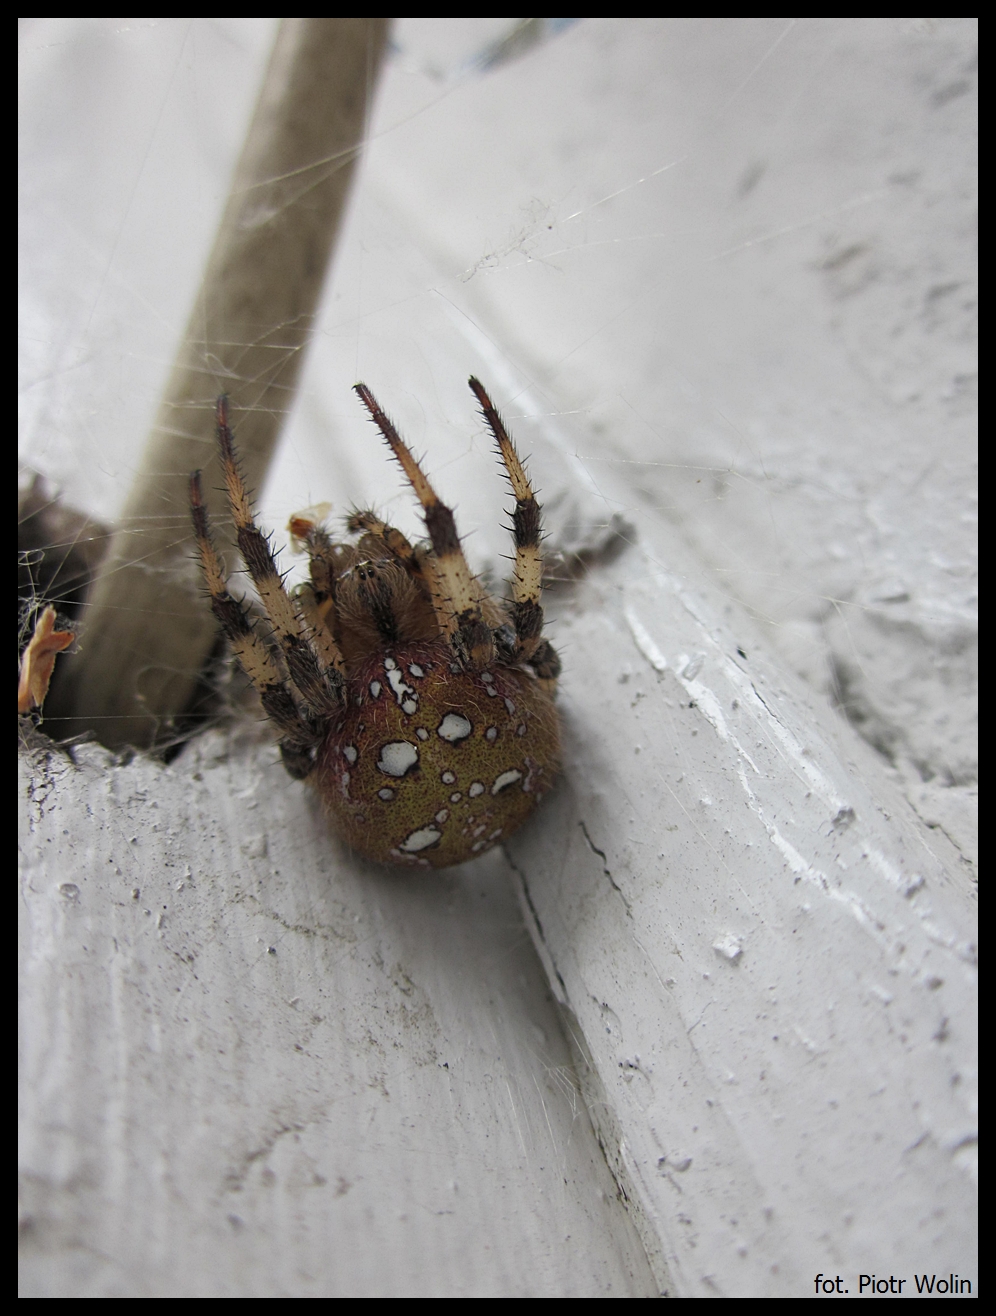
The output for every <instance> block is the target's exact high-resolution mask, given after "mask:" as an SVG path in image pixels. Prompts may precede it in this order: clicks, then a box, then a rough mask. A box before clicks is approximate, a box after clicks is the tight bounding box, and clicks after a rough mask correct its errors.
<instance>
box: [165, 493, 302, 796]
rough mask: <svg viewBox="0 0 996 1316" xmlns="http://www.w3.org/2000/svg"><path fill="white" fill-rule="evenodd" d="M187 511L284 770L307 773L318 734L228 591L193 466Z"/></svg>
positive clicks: (215, 605) (218, 610)
mask: <svg viewBox="0 0 996 1316" xmlns="http://www.w3.org/2000/svg"><path fill="white" fill-rule="evenodd" d="M190 513H191V516H192V518H193V522H194V537H195V539H196V540H197V551H198V554H199V556H200V560H201V569H202V570H203V572H204V580H205V582H206V584H207V587H208V592H209V593H210V595H211V610H212V612H213V613H214V615H215V616H216V617H217V619H218V622H219V624H220V625H221V629H222V630H223V631H224V633H225V635H226V637H227V639H228V642H229V644H230V645H231V646H232V651H233V653H234V654H235V657H236V658H237V659H238V662H239V665H240V667H241V668H242V670H243V671H244V672H245V674H246V676H247V677H248V678H249V680H250V681H251V682H252V684H253V685H254V686H255V688H256V690H257V692H258V694H259V697H260V701H261V702H262V705H263V709H264V711H265V713H266V715H267V717H269V718H270V719H271V720H272V721H273V722H274V723H276V726H277V728H278V730H279V731H280V751H281V754H282V755H283V759H284V763H285V764H286V766H287V769H288V771H289V772H290V773H291V775H292V776H294V777H306V776H307V775H308V773H309V772H310V771H311V767H312V763H311V750H312V749H313V748H314V746H315V745H316V744H317V743H318V741H319V740H320V739H321V733H320V732H319V731H318V730H317V729H316V728H315V727H314V726H313V725H312V724H311V723H310V722H309V721H307V720H306V719H305V718H304V717H302V715H301V714H300V712H299V711H298V708H297V705H296V704H295V702H294V698H293V696H292V695H291V692H290V690H289V689H288V688H287V685H286V683H285V682H284V681H283V680H282V679H281V676H280V673H279V671H278V670H277V666H276V663H274V661H273V658H272V657H271V656H270V651H269V650H268V649H267V647H266V645H265V644H264V643H263V641H262V640H261V639H260V638H259V636H258V635H257V634H256V632H255V631H254V630H253V627H252V623H251V622H250V620H249V618H248V617H247V616H246V611H245V608H244V606H243V605H242V604H241V603H240V602H239V601H238V600H237V599H234V598H233V597H232V595H231V594H230V593H229V592H228V586H227V585H226V583H225V575H224V572H223V571H222V569H221V563H220V562H219V560H218V554H217V552H216V551H215V547H214V542H213V540H212V538H211V527H210V525H209V523H208V514H207V508H206V507H205V506H204V499H203V496H202V493H201V473H200V471H194V473H193V475H191V477H190Z"/></svg>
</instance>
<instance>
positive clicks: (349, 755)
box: [342, 745, 357, 763]
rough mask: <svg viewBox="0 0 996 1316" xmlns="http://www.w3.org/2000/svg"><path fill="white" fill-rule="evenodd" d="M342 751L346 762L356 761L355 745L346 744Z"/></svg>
mask: <svg viewBox="0 0 996 1316" xmlns="http://www.w3.org/2000/svg"><path fill="white" fill-rule="evenodd" d="M342 752H343V753H344V754H345V756H346V762H347V763H355V762H356V757H357V755H356V746H355V745H347V746H346V748H345V749H344V750H343V751H342Z"/></svg>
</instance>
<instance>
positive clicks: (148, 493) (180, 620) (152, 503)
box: [53, 18, 387, 746]
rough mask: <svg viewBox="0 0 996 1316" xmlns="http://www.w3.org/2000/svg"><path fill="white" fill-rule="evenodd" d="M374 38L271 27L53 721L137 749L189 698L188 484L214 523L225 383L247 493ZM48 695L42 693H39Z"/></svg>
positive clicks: (373, 34)
mask: <svg viewBox="0 0 996 1316" xmlns="http://www.w3.org/2000/svg"><path fill="white" fill-rule="evenodd" d="M386 37H387V20H386V19H381V18H371V19H366V18H311V19H307V18H287V19H284V20H283V21H282V23H281V25H280V28H279V30H278V33H277V39H276V43H275V45H274V50H273V54H272V56H271V59H270V64H269V68H268V70H267V73H266V77H265V79H264V82H263V88H262V92H261V93H260V97H259V101H258V104H257V106H256V110H255V113H254V115H253V119H252V122H251V124H250V127H249V132H248V136H247V138H246V143H245V146H244V148H243V151H242V156H241V158H240V160H239V163H238V165H237V167H236V170H235V177H234V181H233V183H232V188H231V192H230V194H229V198H228V203H227V205H226V207H225V211H224V215H223V217H222V220H221V226H220V228H219V231H218V236H217V238H216V240H215V244H214V249H213V250H212V252H211V256H210V258H209V260H208V264H207V269H206V270H205V273H204V278H203V280H202V283H201V289H200V292H199V294H198V296H197V300H196V303H195V305H194V307H193V310H192V312H191V315H190V320H189V322H188V325H187V330H186V333H185V335H184V338H183V341H182V343H181V345H180V347H179V350H178V352H177V357H176V361H175V363H174V366H173V370H172V374H171V376H170V378H169V381H168V383H167V385H166V389H165V392H164V395H163V400H162V402H161V404H160V408H159V414H158V416H157V418H156V421H155V424H154V425H153V428H152V432H151V434H150V436H149V439H148V442H147V445H146V450H145V454H144V456H143V458H142V461H141V464H140V466H139V470H138V474H137V476H136V480H135V484H134V487H133V488H132V491H131V493H130V495H129V497H128V500H127V502H126V504H125V508H124V512H123V514H122V518H121V522H120V525H119V526H118V529H117V531H116V532H115V535H114V537H113V539H112V542H111V546H110V549H109V552H108V555H107V557H106V559H105V561H104V563H103V565H102V567H101V570H100V573H99V575H98V577H97V579H96V581H95V583H94V586H93V589H92V591H91V594H90V600H89V607H88V609H87V615H86V628H85V640H83V642H82V643H81V645H80V653H79V654H78V655H75V656H74V657H73V658H72V659H71V660H70V661H71V662H72V670H71V671H67V673H66V678H67V679H66V684H65V686H64V687H63V690H62V697H61V699H60V705H61V707H59V708H58V709H57V710H53V711H54V712H55V713H56V715H59V714H61V715H62V716H64V717H67V718H68V719H71V720H69V721H67V722H66V724H65V728H64V729H65V730H66V731H67V732H69V733H72V732H79V731H84V730H92V731H94V732H95V733H96V735H97V736H98V738H99V739H100V740H101V741H102V742H103V743H104V744H106V745H110V746H118V745H127V744H131V745H140V746H141V745H149V744H152V743H153V742H154V741H155V740H156V739H157V738H159V737H161V736H162V735H163V734H164V733H168V731H169V727H170V724H171V722H172V720H173V719H174V718H175V717H177V716H178V715H180V714H182V713H183V711H184V710H185V709H186V708H187V706H188V705H189V703H190V701H191V698H192V697H193V694H194V692H195V690H196V687H197V681H198V677H199V673H200V671H201V669H202V666H203V664H204V662H205V660H206V658H207V656H208V654H209V652H210V650H211V647H212V645H213V644H214V643H215V640H216V638H217V626H216V623H215V620H214V618H213V616H212V615H211V611H210V608H208V607H207V606H206V605H205V601H204V599H203V597H201V593H200V590H199V586H198V581H197V573H196V567H195V565H194V560H193V558H194V554H193V544H192V540H191V535H190V530H189V515H188V510H187V487H188V478H189V474H190V472H191V470H193V469H195V468H203V470H204V491H205V502H206V504H207V506H208V510H209V512H210V513H212V514H213V520H214V523H215V525H216V526H217V528H218V531H219V534H220V535H222V536H223V535H224V533H225V530H226V527H227V522H228V517H227V515H226V511H225V503H224V493H223V492H219V491H218V490H219V487H220V486H221V484H222V481H221V478H220V473H219V471H218V468H217V458H216V454H215V441H214V408H215V399H216V398H217V396H218V394H219V393H222V392H224V393H227V394H228V395H229V396H230V398H231V402H232V411H233V414H234V420H235V424H236V426H237V429H238V441H239V451H240V453H241V456H242V462H243V467H244V470H245V474H246V478H247V481H248V483H249V485H250V487H253V488H258V487H259V486H260V484H261V483H262V481H263V477H264V475H265V472H266V468H267V465H268V462H269V460H270V456H271V454H272V452H273V449H274V446H275V444H276V439H277V435H278V432H279V429H280V424H281V421H282V419H283V417H284V416H285V415H286V414H287V413H288V412H289V410H290V407H291V403H292V400H293V396H294V390H295V386H296V383H297V378H298V374H299V371H300V368H301V364H302V360H303V355H304V350H305V347H306V346H307V343H308V338H309V334H310V331H311V326H312V321H313V317H314V314H315V309H316V305H317V302H318V298H319V295H320V293H321V289H322V284H323V282H324V278H325V271H326V268H327V265H328V262H329V258H330V256H331V253H332V250H333V247H334V244H335V238H336V235H337V233H338V231H339V228H340V224H341V219H342V215H343V212H344V210H345V203H346V199H347V196H348V194H349V187H350V183H351V181H352V177H353V173H354V166H355V161H356V158H357V156H358V154H359V152H360V149H361V146H362V141H363V134H364V129H365V124H366V120H367V113H368V109H369V105H370V99H371V95H372V92H373V88H374V85H375V83H376V78H377V73H378V69H379V66H380V64H381V61H382V57H383V52H384V46H385V42H386ZM54 695H55V691H53V696H54Z"/></svg>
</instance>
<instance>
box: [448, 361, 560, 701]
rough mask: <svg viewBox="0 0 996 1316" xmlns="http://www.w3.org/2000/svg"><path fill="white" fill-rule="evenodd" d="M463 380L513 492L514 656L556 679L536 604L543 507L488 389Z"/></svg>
mask: <svg viewBox="0 0 996 1316" xmlns="http://www.w3.org/2000/svg"><path fill="white" fill-rule="evenodd" d="M468 382H469V384H470V387H471V390H472V392H473V394H474V396H475V397H476V398H477V400H478V402H479V403H480V404H481V411H482V413H483V415H484V419H485V421H486V423H487V426H488V429H490V431H491V433H492V434H493V435H494V439H495V443H496V444H497V445H498V452H499V455H500V456H501V459H502V462H503V463H504V466H505V471H506V474H507V475H508V480H509V483H510V484H511V486H512V492H513V493H514V494H515V512H514V513H513V516H512V538H513V542H514V544H515V569H514V571H513V573H512V625H513V626H514V628H515V635H516V640H517V644H518V648H517V657H519V658H521V659H523V660H525V661H526V662H528V663H529V665H530V666H531V667H532V668H533V669H534V670H535V672H536V674H537V676H539V677H540V678H541V679H542V680H545V681H555V680H556V679H557V677H558V676H559V675H560V659H559V657H558V656H557V653H556V650H555V649H554V648H553V646H552V645H551V644H550V642H549V640H544V639H543V609H542V607H541V606H540V595H541V593H542V588H543V556H542V554H541V552H540V538H541V535H542V521H541V518H540V512H541V510H542V509H541V508H540V505H539V503H538V502H537V501H536V496H535V495H534V493H533V487H532V485H531V484H530V482H529V477H528V476H527V475H526V472H525V469H524V467H523V465H522V461H521V460H520V458H519V454H518V453H517V452H516V450H515V444H514V443H513V442H512V439H511V437H510V436H509V433H508V430H506V428H505V425H504V422H503V421H502V418H501V416H499V414H498V409H497V408H496V407H495V405H494V403H493V402H492V401H491V399H490V397H489V396H488V393H487V390H486V389H485V387H484V385H483V384H482V383H481V381H480V380H479V379H475V378H474V376H473V375H471V377H470V380H469V381H468Z"/></svg>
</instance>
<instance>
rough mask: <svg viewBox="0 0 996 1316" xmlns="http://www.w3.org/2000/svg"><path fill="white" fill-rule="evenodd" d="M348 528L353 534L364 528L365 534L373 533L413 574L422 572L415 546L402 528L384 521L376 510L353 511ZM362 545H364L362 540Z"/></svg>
mask: <svg viewBox="0 0 996 1316" xmlns="http://www.w3.org/2000/svg"><path fill="white" fill-rule="evenodd" d="M346 529H347V530H349V531H350V532H351V533H352V534H356V533H357V532H358V531H360V530H362V531H363V532H364V533H365V534H368V535H372V536H373V537H374V539H376V540H377V541H378V542H379V543H381V544H383V546H384V548H386V549H387V551H388V553H390V555H391V557H393V558H395V559H396V560H397V561H398V562H400V563H401V565H402V566H403V567H404V568H405V569H406V570H407V571H409V572H411V574H412V575H414V576H419V575H421V574H422V571H421V567H420V566H419V563H418V559H417V558H416V556H415V550H414V548H413V547H412V546H411V544H410V543H409V542H408V540H407V539H406V538H405V536H404V535H403V534H402V533H401V531H400V530H396V529H395V528H394V526H392V525H388V524H387V523H386V522H385V521H382V520H381V519H380V517H379V516H378V515H377V513H376V512H351V513H350V514H349V517H348V519H347V521H346ZM360 546H361V547H362V540H361V545H360Z"/></svg>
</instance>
